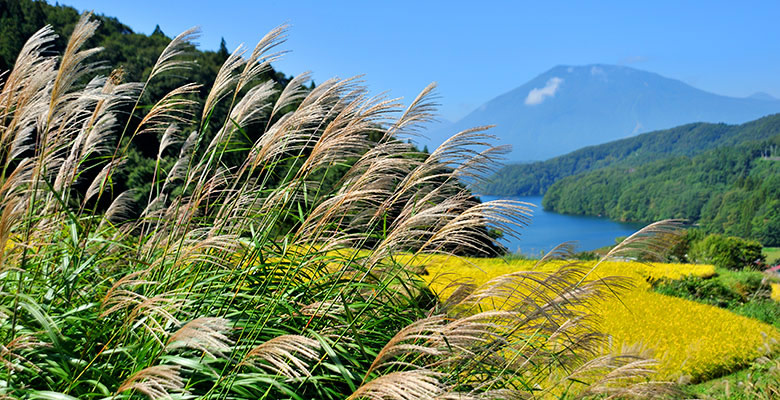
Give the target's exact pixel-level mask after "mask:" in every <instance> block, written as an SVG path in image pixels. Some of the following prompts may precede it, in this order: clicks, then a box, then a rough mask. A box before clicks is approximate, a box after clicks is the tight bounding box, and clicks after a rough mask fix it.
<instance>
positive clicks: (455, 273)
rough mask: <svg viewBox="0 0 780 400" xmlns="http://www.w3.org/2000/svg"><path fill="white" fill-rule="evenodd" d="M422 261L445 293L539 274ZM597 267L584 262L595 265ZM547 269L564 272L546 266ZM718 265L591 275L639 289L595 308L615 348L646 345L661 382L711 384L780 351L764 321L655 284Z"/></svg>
mask: <svg viewBox="0 0 780 400" xmlns="http://www.w3.org/2000/svg"><path fill="white" fill-rule="evenodd" d="M422 263H423V264H424V265H425V268H426V270H427V275H425V277H426V280H427V281H428V284H429V285H430V287H431V289H433V290H434V291H436V292H437V293H439V294H440V295H442V296H443V297H446V295H447V293H441V292H442V291H443V289H444V288H445V287H447V285H448V284H450V283H451V282H452V281H454V280H463V279H467V280H470V281H471V282H472V283H476V284H480V283H484V282H486V281H488V280H489V279H491V278H493V277H496V276H499V275H503V274H506V273H510V272H515V271H527V270H533V269H534V264H535V261H526V260H513V261H505V260H501V259H475V258H455V257H447V256H432V257H429V258H427V259H425V260H424V261H422ZM594 264H595V262H585V265H587V266H593V265H594ZM542 268H544V270H551V269H553V268H557V266H556V265H555V264H552V265H551V264H546V265H545V266H544V267H542ZM714 273H715V269H714V267H713V266H712V265H692V264H661V263H656V264H653V265H648V264H643V263H638V262H605V263H602V264H601V265H599V266H598V268H596V269H595V270H594V271H593V273H592V274H591V275H590V278H598V277H603V276H614V275H619V276H625V277H629V278H631V280H632V282H633V283H634V288H633V289H630V290H629V291H628V292H624V293H622V294H621V296H620V299H619V300H618V299H617V298H612V299H607V300H605V301H603V302H602V303H601V304H599V305H598V306H597V309H596V310H595V311H596V313H598V314H599V315H600V316H601V317H602V322H601V326H602V330H603V332H604V333H606V334H607V335H608V336H609V340H610V342H611V345H612V348H613V349H615V350H619V349H621V348H624V347H626V346H641V347H642V348H648V349H652V351H653V354H654V357H655V358H656V359H657V360H658V361H659V366H658V376H657V378H659V379H672V380H675V379H679V378H683V377H687V378H691V379H693V380H701V379H706V378H708V377H712V376H715V375H718V374H721V373H723V372H726V371H730V370H732V369H734V368H735V367H738V366H739V365H742V364H745V363H747V362H749V361H751V360H753V359H755V358H757V357H759V356H761V355H763V354H765V353H766V351H767V349H769V348H776V346H777V343H778V341H779V340H780V332H778V331H777V330H776V329H775V328H773V327H772V326H770V325H767V324H764V323H762V322H759V321H757V320H753V319H750V318H745V317H742V316H738V315H736V314H733V313H731V312H729V311H727V310H724V309H720V308H717V307H714V306H709V305H704V304H699V303H695V302H691V301H688V300H684V299H680V298H675V297H670V296H665V295H661V294H658V293H654V292H652V291H651V290H650V288H651V286H650V284H649V283H648V280H653V279H659V278H671V279H680V278H682V277H684V276H687V275H696V276H702V277H706V276H711V275H713V274H714Z"/></svg>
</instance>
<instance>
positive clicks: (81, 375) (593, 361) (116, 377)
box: [0, 15, 666, 399]
mask: <svg viewBox="0 0 780 400" xmlns="http://www.w3.org/2000/svg"><path fill="white" fill-rule="evenodd" d="M95 29H97V24H96V23H95V22H92V21H91V20H90V18H89V15H84V16H83V17H82V19H81V20H80V21H79V23H78V25H77V26H76V27H75V29H74V34H73V35H72V36H71V38H70V41H69V43H68V46H67V49H66V50H65V52H64V54H63V55H62V56H61V57H52V56H50V55H48V54H50V53H49V52H48V49H49V48H50V47H51V45H52V43H53V40H54V37H55V36H54V33H53V32H52V30H51V28H50V27H45V28H43V29H41V30H40V31H39V32H38V33H36V34H35V35H33V37H31V38H30V40H29V41H28V42H27V44H26V45H25V47H24V49H23V50H22V51H21V53H20V55H19V57H18V59H17V62H16V64H15V67H14V69H13V71H11V72H10V74H8V75H7V77H6V79H5V81H4V83H3V84H2V91H0V141H1V142H2V162H3V170H2V171H3V173H2V176H0V179H1V180H2V181H0V184H1V185H0V210H1V211H2V212H1V213H0V249H2V253H1V254H0V257H2V258H1V261H2V264H1V265H0V343H2V347H0V362H1V363H2V370H0V395H2V396H5V397H9V398H46V399H75V398H78V399H85V398H99V399H120V398H133V397H148V398H151V399H158V398H168V397H174V398H190V397H203V398H213V399H237V398H252V399H256V398H267V399H279V398H292V399H309V398H318V399H344V398H350V399H358V398H366V399H455V398H458V399H514V398H527V397H538V396H541V397H544V396H548V395H549V396H558V397H565V396H569V395H571V396H574V395H587V394H593V395H602V394H607V395H620V394H628V395H634V394H636V395H640V394H641V395H656V394H659V393H663V392H664V390H663V389H664V388H665V386H664V385H659V384H653V383H652V382H649V381H648V376H649V375H650V374H651V373H652V369H651V368H649V365H650V361H647V360H644V359H641V358H639V357H638V356H631V355H625V356H605V355H603V354H600V353H599V351H598V350H599V349H600V348H602V347H603V342H602V340H601V339H602V336H601V335H600V334H598V332H597V331H596V330H595V328H594V324H593V316H591V315H590V314H589V304H592V302H594V301H597V300H598V298H599V297H602V296H610V295H614V294H615V293H616V291H617V290H619V288H620V287H621V285H622V284H623V281H621V280H619V279H615V278H603V279H600V280H586V279H585V278H586V276H587V274H588V273H589V272H588V271H587V270H584V269H583V268H581V267H579V266H578V265H577V264H576V263H573V264H571V265H567V266H566V267H563V268H561V269H560V270H559V271H557V272H555V273H516V274H511V275H507V276H504V277H501V278H499V279H497V280H494V281H491V282H489V283H487V284H485V285H483V286H480V287H477V286H475V285H468V284H464V285H461V286H460V287H459V288H457V290H456V291H455V293H456V294H453V295H451V296H449V297H448V299H447V301H445V302H442V300H441V299H440V297H439V296H438V295H439V294H437V293H431V292H430V290H429V289H427V288H426V286H425V285H423V283H422V281H421V280H420V279H419V278H418V275H417V273H418V270H419V268H418V266H417V265H418V264H417V263H416V262H417V261H419V260H420V259H422V258H423V257H424V256H425V255H426V254H432V253H452V254H461V253H468V254H477V253H478V254H485V255H491V254H495V252H496V250H497V249H498V245H497V244H496V243H495V242H494V239H493V238H491V236H490V235H489V234H488V229H487V228H497V229H500V230H501V231H502V232H504V233H507V234H517V229H518V228H520V227H522V226H523V225H524V224H526V223H527V221H528V218H529V217H530V211H529V209H528V208H526V204H524V203H521V202H515V201H509V200H500V201H493V202H487V203H479V202H478V201H476V200H475V199H474V198H473V197H472V196H471V194H470V193H469V191H468V190H467V189H465V188H464V186H463V185H462V184H461V183H460V179H461V178H463V177H469V178H470V179H479V178H480V177H482V176H484V175H485V173H487V172H488V171H489V170H490V168H491V167H492V166H493V165H494V160H495V157H496V156H498V155H500V154H501V152H502V151H504V150H505V149H502V148H497V147H492V146H491V145H490V142H491V141H492V139H493V138H492V137H491V136H490V135H489V134H487V133H486V129H487V128H476V129H472V130H467V131H464V132H460V133H457V134H456V135H455V136H453V137H452V138H451V139H449V140H448V141H447V142H445V143H444V144H443V145H442V146H441V147H439V148H438V149H436V150H435V151H434V152H433V153H432V154H430V155H426V154H421V153H419V152H417V151H416V150H415V149H414V148H413V147H412V146H411V145H409V144H407V139H408V138H409V137H410V136H412V135H415V134H416V133H417V132H418V131H419V130H420V129H422V127H423V126H424V124H425V123H427V122H428V121H430V120H431V119H432V117H433V112H434V111H435V97H434V86H430V87H428V88H426V89H425V90H424V91H423V92H422V93H421V95H420V96H419V97H418V98H417V99H415V100H414V102H413V103H412V104H411V106H409V107H408V108H406V109H403V108H401V106H400V103H399V102H398V100H396V99H388V98H384V97H369V95H368V93H367V91H366V89H365V87H363V86H362V85H361V83H360V81H359V80H357V79H346V80H338V79H332V80H329V81H327V82H324V83H323V84H321V85H320V86H318V87H316V88H314V89H311V90H309V89H306V88H305V87H304V86H303V83H304V82H306V81H307V80H308V75H302V76H300V77H297V78H295V79H293V80H291V81H290V83H289V84H288V85H287V86H286V87H283V88H278V87H275V86H274V85H273V84H272V83H269V82H263V81H261V80H260V79H259V77H260V76H262V73H263V71H265V70H266V69H267V68H268V66H269V63H270V62H271V61H274V60H276V59H277V58H278V57H279V55H280V54H281V53H279V52H275V51H276V50H275V49H276V48H277V46H278V45H279V44H280V43H281V42H282V41H283V40H284V37H285V30H284V29H283V28H279V29H275V30H273V31H272V32H271V33H269V34H268V35H267V36H266V37H264V38H263V39H262V40H261V41H260V43H259V44H258V45H257V47H255V48H254V50H253V52H252V53H251V55H250V56H249V57H248V58H244V55H245V51H244V49H243V47H239V48H238V49H236V51H235V52H233V53H232V55H230V56H229V57H228V59H227V61H226V62H225V65H224V67H223V68H222V69H221V70H220V71H219V73H218V75H217V78H216V81H215V82H214V83H213V84H212V85H211V92H210V93H209V94H208V95H207V96H206V97H205V100H203V101H201V99H199V98H198V96H197V94H198V92H197V88H198V86H197V85H195V84H192V83H187V84H184V85H181V86H179V87H178V88H176V89H174V90H173V91H171V92H169V93H167V94H166V95H164V96H163V97H162V98H161V99H157V100H153V101H152V103H153V104H154V105H153V106H152V107H151V108H149V109H148V110H145V111H139V107H138V105H139V104H140V103H141V101H142V96H144V94H145V93H146V87H147V86H148V85H149V83H150V82H151V81H153V80H155V79H159V77H160V76H164V75H165V74H167V73H170V72H171V71H175V70H177V69H179V68H182V67H186V66H192V65H191V63H188V62H187V60H186V59H185V58H183V56H186V49H187V46H189V45H190V44H189V41H190V40H191V39H192V38H194V37H195V36H196V31H195V30H188V31H186V32H185V33H183V34H182V35H180V36H178V37H177V38H176V39H174V40H173V42H172V43H171V45H170V46H168V48H166V49H165V50H164V51H163V53H162V54H161V55H160V58H159V60H158V61H157V63H156V64H155V67H154V69H153V70H152V71H151V73H150V74H149V76H148V78H147V79H146V81H145V82H143V83H136V82H129V83H127V82H122V77H121V73H120V72H119V71H115V73H114V74H112V75H111V76H110V77H104V76H101V75H99V74H98V70H97V65H96V64H94V63H92V62H91V61H90V60H91V56H92V55H94V54H95V53H97V52H98V51H99V49H82V47H83V46H84V45H85V43H86V42H87V40H88V39H89V38H90V37H91V35H92V34H93V33H94V31H95ZM223 102H226V103H224V104H223ZM217 107H224V109H226V110H227V114H226V117H225V118H224V120H220V121H217V120H214V119H213V115H215V114H214V112H213V111H214V110H215V109H216V108H217ZM133 121H135V122H133ZM139 121H140V122H139ZM252 130H254V131H257V130H259V131H260V132H259V133H258V132H255V134H254V136H252V135H247V134H246V133H247V132H249V131H252ZM188 131H191V132H192V133H191V134H185V133H184V132H188ZM149 132H151V133H155V134H158V135H160V136H161V144H160V146H161V147H160V148H159V149H158V151H157V152H156V153H157V160H156V162H155V170H154V173H153V182H150V183H149V188H150V192H149V196H148V197H147V198H145V199H142V201H143V204H138V203H134V202H133V200H132V199H133V198H134V197H133V196H132V194H131V193H127V192H125V193H116V192H115V191H114V189H113V188H114V185H113V183H114V182H115V180H116V176H117V175H116V174H117V171H120V170H121V169H122V168H126V167H123V163H124V161H125V158H126V157H127V151H128V148H129V146H131V144H132V140H133V138H134V137H136V136H137V135H139V134H141V133H147V134H148V133H149ZM247 137H256V138H257V139H256V140H254V141H252V142H247V141H246V138H247ZM171 152H173V153H175V154H174V155H173V156H169V155H167V154H169V153H171ZM166 157H167V158H166ZM164 160H168V161H170V162H168V161H166V162H162V161H164ZM167 166H170V167H167ZM329 174H330V175H329ZM333 174H337V176H335V178H334V177H333ZM334 181H335V182H336V183H335V184H334V183H333V182H334ZM107 200H110V201H109V202H107ZM109 203H110V204H109ZM101 210H102V211H101ZM134 210H140V212H136V211H134ZM662 226H663V224H661V225H654V226H653V227H652V229H651V230H650V231H647V232H646V233H648V234H651V233H653V232H660V231H663V232H664V233H666V231H665V230H663V229H660V227H662ZM563 253H564V252H561V251H556V252H555V253H552V254H551V256H550V257H549V258H548V259H556V258H560V257H559V256H561V255H562V254H563ZM402 255H403V257H400V256H402ZM548 259H545V260H543V262H546V261H547V260H548Z"/></svg>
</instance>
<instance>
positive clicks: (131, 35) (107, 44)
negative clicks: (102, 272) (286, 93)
mask: <svg viewBox="0 0 780 400" xmlns="http://www.w3.org/2000/svg"><path fill="white" fill-rule="evenodd" d="M94 19H95V20H97V21H99V22H100V26H99V27H98V28H97V30H96V32H95V34H94V36H92V37H91V38H90V39H89V40H88V41H87V43H86V45H87V46H92V47H102V51H99V52H97V53H95V54H93V55H91V56H90V57H89V58H88V60H89V61H90V62H92V63H96V64H98V65H102V66H104V67H103V68H102V69H100V68H99V69H98V70H97V71H98V74H101V75H109V74H111V76H112V79H115V80H117V81H118V82H144V81H145V80H146V79H147V77H148V76H149V73H150V71H151V70H152V67H153V66H154V64H155V61H156V60H157V57H158V55H159V54H160V53H161V52H162V51H163V49H164V48H165V47H166V46H167V45H168V44H169V43H170V41H171V37H170V36H168V35H166V34H165V33H163V32H162V31H161V30H160V29H159V26H158V28H157V29H156V30H155V31H154V32H153V33H152V34H151V35H144V34H140V33H135V32H133V31H132V29H130V28H129V27H128V26H126V25H124V24H122V23H121V22H119V21H118V20H117V19H116V18H113V17H106V16H102V15H97V16H94ZM78 20H79V13H78V12H77V11H76V10H75V9H74V8H72V7H67V6H60V5H56V6H54V5H50V4H47V3H46V2H44V1H32V0H0V77H2V74H3V72H4V71H9V70H11V69H12V68H13V66H14V63H15V61H16V55H17V54H19V51H20V50H21V48H22V46H23V45H24V43H25V41H27V39H28V38H29V37H30V36H31V35H32V34H33V33H35V32H36V31H37V30H38V29H40V28H41V27H43V26H44V25H47V24H48V25H51V26H52V28H53V29H54V31H55V32H56V33H57V35H58V36H59V37H58V38H57V39H56V40H55V42H54V45H53V46H51V48H49V49H48V53H49V54H50V55H57V54H60V53H62V51H63V50H64V48H65V45H66V41H67V38H68V37H69V36H70V35H71V32H72V31H73V28H74V26H75V25H76V23H77V22H78ZM171 33H173V34H174V35H175V34H178V33H179V32H171ZM258 39H259V38H258ZM231 50H232V49H231ZM249 52H251V49H249ZM246 55H247V54H245V56H246ZM229 56H230V52H229V51H228V49H227V47H226V45H225V42H224V40H223V42H222V46H221V48H220V49H219V50H218V51H216V52H214V51H201V50H198V49H197V48H195V47H194V46H188V47H187V48H186V51H184V53H183V54H180V55H179V56H178V58H179V59H180V60H181V61H182V62H188V63H191V65H190V67H189V68H184V69H182V70H179V71H177V73H176V74H168V75H161V76H159V77H156V78H155V79H153V80H149V81H148V82H147V84H146V87H145V89H144V91H143V97H142V98H141V99H140V101H139V102H138V104H136V106H135V111H134V112H133V113H132V119H131V120H130V121H128V126H127V127H125V129H124V130H125V132H132V131H133V129H134V128H135V126H137V125H138V123H139V122H140V121H141V120H142V119H143V118H144V116H145V115H146V113H147V112H148V110H149V109H150V108H151V107H152V105H153V99H159V98H161V97H162V96H164V95H165V94H167V93H169V92H171V91H172V90H174V89H177V88H179V87H180V86H182V85H184V84H186V83H187V82H199V83H201V86H199V87H195V88H193V89H194V90H191V91H190V92H191V93H190V96H191V97H193V98H194V97H199V98H205V96H206V95H207V93H208V92H209V90H210V88H211V86H212V85H213V82H214V80H215V78H216V76H217V73H218V71H219V69H220V67H221V66H222V64H223V63H224V62H225V60H227V59H228V57H229ZM108 66H110V68H111V69H109V67H108ZM264 68H265V71H264V72H262V73H261V74H260V75H259V78H258V80H259V81H271V80H273V81H274V84H273V88H274V89H276V90H275V93H274V94H272V95H271V99H275V98H277V97H278V95H279V94H278V93H279V92H280V91H281V89H282V88H283V87H285V85H287V84H288V83H289V82H290V81H291V78H287V77H285V75H284V74H283V73H279V72H276V71H275V70H274V69H273V68H272V67H271V66H270V64H267V65H266V66H265V67H264ZM92 75H94V74H92ZM89 79H91V76H87V77H85V78H82V81H81V84H86V83H87V82H88V81H89ZM0 82H2V81H0ZM302 89H304V90H306V89H310V88H302ZM294 103H295V102H293V104H291V105H289V106H288V109H291V108H292V107H294V105H295V104H294ZM228 108H229V104H228V102H221V103H219V104H218V105H217V107H216V108H215V109H214V110H213V111H212V113H211V118H210V120H211V121H219V124H217V123H212V124H211V125H210V126H209V125H208V124H207V125H204V126H202V127H194V126H180V127H178V128H179V129H181V130H185V129H189V131H188V132H190V131H192V130H196V129H202V130H203V131H204V133H205V135H206V136H205V137H206V138H211V137H213V136H214V135H215V133H216V131H217V130H218V129H219V127H221V126H222V121H225V119H226V118H227V110H228ZM125 111H126V112H127V113H128V114H130V111H131V110H130V109H129V108H127V109H126V110H125ZM280 111H288V110H280ZM277 114H281V113H277ZM267 122H268V121H258V123H257V124H254V125H250V126H249V127H247V129H245V130H244V132H243V133H244V135H245V137H243V138H237V139H238V141H237V143H235V147H236V148H241V147H246V146H245V144H246V143H251V141H253V140H255V139H256V138H257V134H258V132H259V130H258V129H255V128H256V127H258V126H259V125H264V124H266V123H267ZM162 135H163V132H140V133H139V134H137V135H132V140H129V138H128V136H130V135H124V139H123V140H124V141H126V142H127V143H123V145H127V146H128V152H127V156H126V158H125V160H124V164H123V166H122V168H121V169H120V170H119V171H118V172H119V174H118V175H117V176H116V177H115V180H114V182H113V186H112V188H113V191H114V192H115V193H121V192H122V191H124V190H127V189H132V193H133V198H134V200H135V202H136V203H141V202H144V201H146V199H147V198H148V196H149V191H150V185H149V182H150V181H151V180H152V178H153V176H154V173H155V170H157V172H158V173H157V175H158V176H165V173H166V172H167V171H169V170H170V168H172V167H173V164H174V163H175V161H176V153H177V150H178V146H168V148H169V150H167V151H165V152H163V153H162V154H161V158H160V161H159V164H158V161H157V158H158V154H157V149H158V148H159V145H160V142H161V139H162ZM185 136H186V134H185ZM229 163H230V161H229V158H228V165H226V166H230V164H229ZM90 174H91V175H92V176H94V175H95V174H97V171H94V170H93V171H91V172H90V171H87V172H85V176H83V177H82V178H81V181H89V180H90V179H91V178H92V176H90ZM82 189H84V188H82ZM109 200H110V199H109ZM107 204H108V201H105V204H101V206H102V207H105V206H107ZM135 208H136V211H138V209H139V208H140V206H139V207H135Z"/></svg>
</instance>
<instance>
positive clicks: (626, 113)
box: [425, 65, 780, 162]
mask: <svg viewBox="0 0 780 400" xmlns="http://www.w3.org/2000/svg"><path fill="white" fill-rule="evenodd" d="M777 112H780V101H778V100H771V99H765V98H764V99H756V98H733V97H726V96H719V95H716V94H712V93H708V92H705V91H702V90H699V89H696V88H694V87H691V86H689V85H687V84H685V83H683V82H681V81H678V80H675V79H669V78H665V77H663V76H661V75H658V74H654V73H651V72H646V71H641V70H637V69H633V68H629V67H622V66H613V65H586V66H576V67H573V66H557V67H555V68H552V69H550V70H549V71H547V72H545V73H543V74H541V75H539V76H537V77H536V78H534V79H532V80H531V81H529V82H528V83H526V84H524V85H522V86H520V87H518V88H516V89H514V90H511V91H509V92H507V93H505V94H502V95H500V96H498V97H496V98H494V99H493V100H490V101H488V102H487V103H485V104H484V105H482V106H481V107H479V108H478V109H477V110H475V111H473V112H472V113H471V114H469V115H467V116H466V117H464V118H463V119H461V120H460V121H457V122H456V123H454V124H453V125H451V126H449V127H447V129H446V130H434V131H432V132H430V133H429V134H428V136H430V137H431V140H430V142H428V143H425V144H428V145H429V147H431V146H435V145H438V144H439V143H441V142H442V140H443V139H444V138H445V137H448V136H449V135H451V134H452V133H454V132H456V131H459V130H462V129H467V128H471V127H474V126H480V125H492V124H495V125H497V126H496V128H494V129H493V130H492V133H493V134H495V135H497V136H498V137H499V138H501V141H502V143H506V144H511V145H512V146H513V151H512V153H511V154H510V155H509V156H508V158H507V159H508V160H509V161H514V162H516V161H524V160H545V159H548V158H550V157H555V156H558V155H561V154H566V153H568V152H570V151H573V150H576V149H579V148H582V147H585V146H589V145H594V144H599V143H606V142H609V141H612V140H616V139H621V138H626V137H630V136H634V135H636V134H639V133H644V132H650V131H654V130H658V129H667V128H671V127H674V126H678V125H682V124H686V123H692V122H715V123H717V122H724V123H730V124H737V123H743V122H746V121H750V120H754V119H756V118H760V117H762V116H765V115H769V114H774V113H777Z"/></svg>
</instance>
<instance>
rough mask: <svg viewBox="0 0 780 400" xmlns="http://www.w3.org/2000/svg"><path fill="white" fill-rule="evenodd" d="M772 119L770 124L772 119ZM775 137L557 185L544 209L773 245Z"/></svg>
mask: <svg viewBox="0 0 780 400" xmlns="http://www.w3.org/2000/svg"><path fill="white" fill-rule="evenodd" d="M773 118H775V117H773ZM778 148H780V134H779V135H775V136H774V137H772V138H771V139H769V140H762V141H752V142H748V143H744V144H741V145H739V146H733V147H732V146H727V147H720V148H717V149H713V150H709V151H706V152H704V153H701V154H699V155H697V156H694V157H687V156H677V157H670V158H665V159H661V160H657V161H654V162H651V163H648V164H645V165H640V166H636V167H634V166H626V165H613V166H611V167H608V168H602V169H599V170H596V171H591V172H584V173H581V174H578V175H574V176H570V177H567V178H564V179H561V180H560V181H558V182H556V183H555V184H554V185H552V186H551V187H550V189H549V190H548V191H547V194H546V195H545V197H544V201H543V205H544V207H545V209H549V210H552V211H556V212H560V213H568V214H587V215H603V216H607V217H609V218H612V219H616V220H621V221H641V222H650V221H654V220H659V219H664V218H685V219H689V220H691V221H693V222H698V223H699V224H700V225H701V226H702V227H703V228H704V229H705V230H706V231H708V232H720V233H726V234H728V235H734V236H740V237H744V238H751V239H756V240H759V241H760V242H761V243H763V244H764V245H765V246H778V245H780V160H778Z"/></svg>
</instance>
